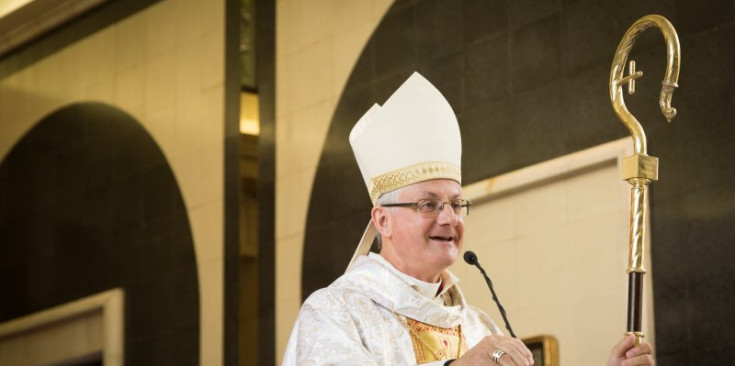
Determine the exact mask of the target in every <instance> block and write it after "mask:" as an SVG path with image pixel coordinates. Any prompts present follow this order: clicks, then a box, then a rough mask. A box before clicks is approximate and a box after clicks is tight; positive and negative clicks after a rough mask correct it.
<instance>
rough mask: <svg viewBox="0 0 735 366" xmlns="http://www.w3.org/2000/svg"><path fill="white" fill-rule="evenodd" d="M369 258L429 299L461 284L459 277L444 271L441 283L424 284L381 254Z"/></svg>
mask: <svg viewBox="0 0 735 366" xmlns="http://www.w3.org/2000/svg"><path fill="white" fill-rule="evenodd" d="M368 256H369V257H370V258H372V259H375V260H377V261H378V262H380V263H381V264H383V266H385V268H387V269H388V270H389V271H391V272H392V273H393V274H395V275H396V276H397V277H398V278H400V279H401V280H402V281H403V282H405V283H406V284H408V285H409V286H411V288H412V289H414V290H416V291H418V292H419V293H420V294H421V295H424V296H426V297H427V298H429V299H434V298H437V297H440V296H442V295H444V294H445V293H446V292H447V291H449V289H450V288H452V286H454V285H455V284H457V282H459V278H457V276H455V275H454V274H452V273H451V272H449V271H442V273H441V275H440V279H439V282H436V283H431V282H424V281H421V280H419V279H417V278H413V277H411V276H409V275H407V274H405V273H403V272H401V271H399V270H398V268H396V267H395V266H393V264H391V263H390V262H388V261H387V260H386V259H385V258H383V256H382V255H380V254H377V253H370V254H369V255H368ZM442 284H443V286H442ZM439 287H441V292H439Z"/></svg>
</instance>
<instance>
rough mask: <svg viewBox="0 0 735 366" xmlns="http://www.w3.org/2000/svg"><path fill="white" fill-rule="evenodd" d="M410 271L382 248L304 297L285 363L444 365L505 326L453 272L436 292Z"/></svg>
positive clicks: (447, 272) (445, 274) (443, 279)
mask: <svg viewBox="0 0 735 366" xmlns="http://www.w3.org/2000/svg"><path fill="white" fill-rule="evenodd" d="M405 276H406V275H405V274H402V273H400V272H399V271H398V270H397V269H395V268H394V267H392V265H391V264H390V263H388V262H387V261H385V259H383V258H382V257H380V256H379V255H376V254H372V253H371V254H370V255H369V256H360V257H359V258H358V259H357V261H356V262H355V263H354V264H353V265H352V266H351V267H350V269H349V270H348V271H347V273H345V274H344V275H342V276H341V277H340V278H338V279H337V280H336V281H334V282H333V283H332V284H331V285H330V286H329V287H327V288H323V289H321V290H318V291H316V292H314V293H313V294H312V295H311V296H309V298H308V299H307V300H306V301H305V302H304V304H303V306H302V307H301V311H300V312H299V316H298V319H297V321H296V324H295V326H294V329H293V332H292V333H291V338H290V340H289V343H288V346H287V348H286V354H285V356H284V359H283V365H288V366H291V365H386V366H387V365H393V366H398V365H443V364H444V362H445V361H446V360H448V359H456V358H458V357H459V356H461V355H462V354H464V352H466V351H467V350H468V349H469V348H472V347H473V346H474V345H475V344H477V343H479V342H480V340H482V338H484V337H485V336H487V335H491V334H500V333H501V332H500V330H499V328H498V327H497V326H496V325H495V323H494V322H493V321H492V320H491V319H490V318H489V317H488V316H487V314H485V313H484V312H482V311H481V310H479V309H477V308H474V307H471V306H469V305H467V303H466V302H465V299H464V296H462V292H461V291H460V289H459V287H458V286H457V285H456V283H455V282H456V277H454V276H453V275H452V274H451V273H449V271H445V272H444V273H442V283H443V284H445V288H443V289H442V291H440V295H439V296H435V297H431V296H426V295H425V294H422V291H421V290H422V289H421V288H418V287H417V286H415V285H414V284H413V283H411V281H410V280H407V279H406V278H405ZM415 281H417V282H420V281H418V280H415ZM424 292H425V291H424Z"/></svg>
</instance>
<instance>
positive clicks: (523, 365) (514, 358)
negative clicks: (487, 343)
mask: <svg viewBox="0 0 735 366" xmlns="http://www.w3.org/2000/svg"><path fill="white" fill-rule="evenodd" d="M509 348H511V349H509V350H507V351H506V354H505V355H503V357H501V358H500V360H501V363H500V364H501V365H503V366H505V365H506V364H507V365H517V366H529V365H531V361H529V359H528V358H527V357H525V356H524V355H523V354H522V353H521V352H519V351H518V349H517V348H516V347H515V345H513V346H512V347H509ZM503 361H507V363H505V362H503Z"/></svg>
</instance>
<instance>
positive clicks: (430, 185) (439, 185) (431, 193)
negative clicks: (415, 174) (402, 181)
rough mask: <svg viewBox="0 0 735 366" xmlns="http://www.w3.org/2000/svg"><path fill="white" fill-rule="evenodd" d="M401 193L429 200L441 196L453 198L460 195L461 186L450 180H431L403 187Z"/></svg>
mask: <svg viewBox="0 0 735 366" xmlns="http://www.w3.org/2000/svg"><path fill="white" fill-rule="evenodd" d="M403 193H404V194H405V193H408V194H411V195H420V196H424V197H429V198H435V197H443V196H449V197H451V198H455V197H459V196H461V195H462V186H460V185H459V183H457V181H455V180H451V179H433V180H428V181H424V182H418V183H414V184H411V185H408V186H406V187H405V189H404V191H403Z"/></svg>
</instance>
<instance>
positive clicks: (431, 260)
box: [391, 179, 464, 269]
mask: <svg viewBox="0 0 735 366" xmlns="http://www.w3.org/2000/svg"><path fill="white" fill-rule="evenodd" d="M461 194H462V187H461V186H460V185H459V183H457V182H456V181H453V180H449V179H435V180H430V181H425V182H420V183H416V184H412V185H410V186H407V187H406V188H404V189H403V191H402V192H401V195H400V202H416V201H418V200H421V199H438V200H442V201H444V202H450V201H452V200H455V199H458V198H462V197H461ZM391 219H392V220H391V221H392V235H391V241H392V243H393V246H394V248H395V251H396V253H397V254H398V255H399V256H400V257H401V258H402V259H403V261H405V262H408V263H415V264H420V265H422V266H424V265H426V266H429V267H433V268H441V269H444V268H447V267H449V266H451V265H452V263H454V261H455V260H456V259H457V256H458V255H459V252H460V251H461V250H462V239H463V234H464V221H463V218H462V216H461V215H456V214H455V213H454V211H453V210H452V208H451V206H450V205H449V204H445V206H444V210H443V211H442V212H441V213H440V214H439V215H438V216H434V217H430V216H427V215H424V214H420V213H418V212H416V210H415V209H413V208H405V207H398V208H394V209H393V210H392V213H391Z"/></svg>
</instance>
